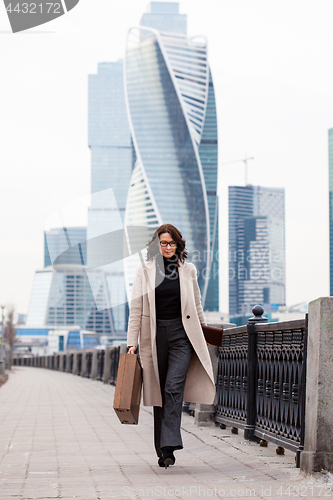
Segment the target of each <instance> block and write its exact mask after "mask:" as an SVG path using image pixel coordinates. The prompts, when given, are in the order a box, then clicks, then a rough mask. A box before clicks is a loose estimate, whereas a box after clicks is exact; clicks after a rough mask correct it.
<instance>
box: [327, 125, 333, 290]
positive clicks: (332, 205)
mask: <svg viewBox="0 0 333 500" xmlns="http://www.w3.org/2000/svg"><path fill="white" fill-rule="evenodd" d="M328 168H329V225H330V295H331V296H332V295H333V128H330V129H329V131H328Z"/></svg>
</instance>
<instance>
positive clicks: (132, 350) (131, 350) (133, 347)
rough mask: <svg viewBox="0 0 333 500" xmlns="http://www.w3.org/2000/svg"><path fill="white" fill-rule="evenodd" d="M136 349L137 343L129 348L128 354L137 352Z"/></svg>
mask: <svg viewBox="0 0 333 500" xmlns="http://www.w3.org/2000/svg"><path fill="white" fill-rule="evenodd" d="M135 351H136V345H132V346H131V347H129V348H128V353H127V354H135Z"/></svg>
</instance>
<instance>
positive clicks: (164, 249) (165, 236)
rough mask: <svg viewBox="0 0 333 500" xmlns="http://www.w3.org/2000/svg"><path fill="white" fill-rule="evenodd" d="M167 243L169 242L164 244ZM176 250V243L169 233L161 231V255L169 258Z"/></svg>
mask: <svg viewBox="0 0 333 500" xmlns="http://www.w3.org/2000/svg"><path fill="white" fill-rule="evenodd" d="M167 243H171V245H173V246H171V245H170V244H169V245H167V246H164V245H166V244H167ZM176 250H177V243H176V242H175V241H174V240H173V239H172V236H171V234H169V233H162V234H160V252H161V254H162V255H163V257H166V258H167V259H170V257H172V256H173V255H175V253H176Z"/></svg>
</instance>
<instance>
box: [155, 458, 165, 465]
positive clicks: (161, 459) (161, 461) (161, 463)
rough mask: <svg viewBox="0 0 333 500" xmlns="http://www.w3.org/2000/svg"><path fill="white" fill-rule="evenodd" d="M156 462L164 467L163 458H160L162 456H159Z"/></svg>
mask: <svg viewBox="0 0 333 500" xmlns="http://www.w3.org/2000/svg"><path fill="white" fill-rule="evenodd" d="M157 463H158V465H159V467H165V465H164V460H163V458H162V457H160V458H159V459H158V462H157Z"/></svg>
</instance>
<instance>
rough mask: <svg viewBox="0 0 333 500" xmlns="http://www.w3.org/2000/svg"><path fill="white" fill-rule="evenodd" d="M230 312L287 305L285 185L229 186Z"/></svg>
mask: <svg viewBox="0 0 333 500" xmlns="http://www.w3.org/2000/svg"><path fill="white" fill-rule="evenodd" d="M229 252H230V253H229V312H230V315H238V314H240V315H247V314H250V313H251V309H252V307H253V306H254V305H256V304H262V305H264V307H265V311H266V312H270V310H271V309H272V308H275V307H276V306H277V305H285V214H284V189H278V188H265V187H260V186H244V187H242V186H230V187H229Z"/></svg>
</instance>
